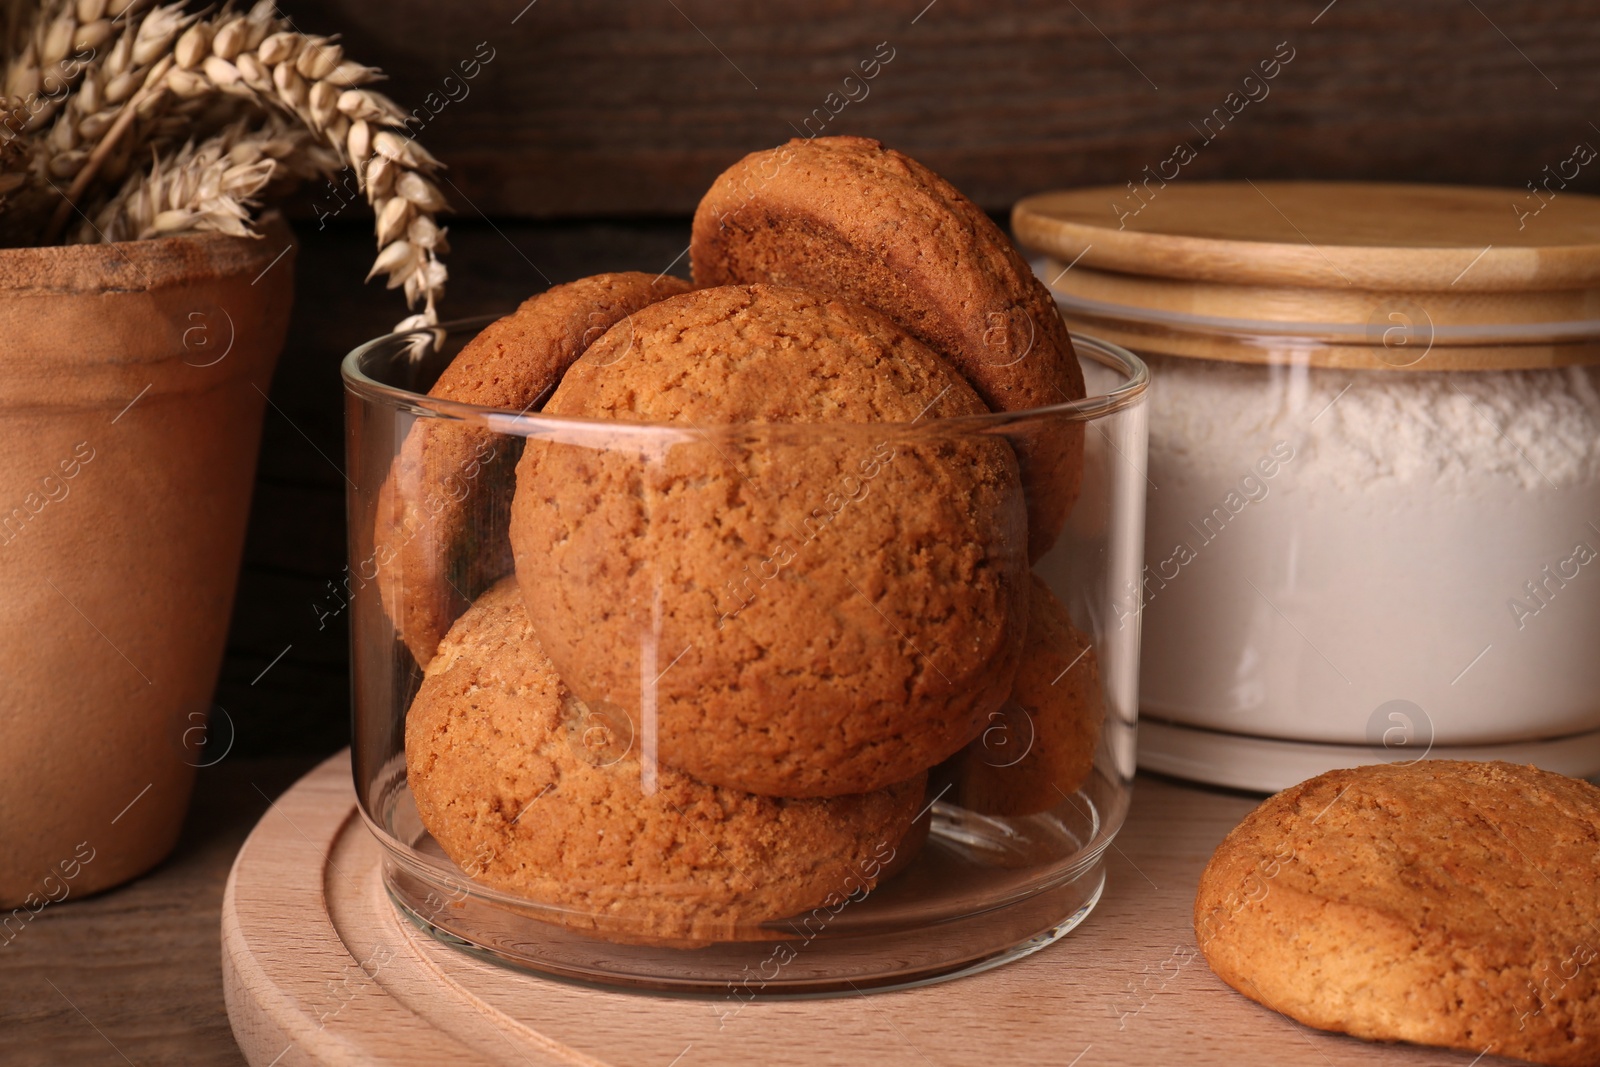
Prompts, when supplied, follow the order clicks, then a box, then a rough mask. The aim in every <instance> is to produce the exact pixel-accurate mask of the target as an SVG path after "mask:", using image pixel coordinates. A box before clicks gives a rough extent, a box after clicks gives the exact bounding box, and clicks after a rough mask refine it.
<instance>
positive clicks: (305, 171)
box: [0, 0, 448, 329]
mask: <svg viewBox="0 0 1600 1067" xmlns="http://www.w3.org/2000/svg"><path fill="white" fill-rule="evenodd" d="M185 8H186V2H179V3H174V4H167V5H164V6H152V5H151V4H150V3H149V0H42V2H33V3H28V2H26V0H11V2H10V3H9V4H6V3H5V2H4V0H0V43H3V45H4V48H5V56H6V69H5V76H4V94H3V98H0V244H8V245H19V244H39V243H45V244H49V243H54V242H56V241H58V240H60V239H62V238H63V237H65V238H66V239H68V240H73V241H80V242H92V241H119V240H137V239H141V238H147V237H161V236H172V235H177V234H183V233H197V232H206V231H215V232H221V233H230V234H239V235H252V234H254V233H255V230H254V216H253V209H254V208H255V207H256V206H258V203H259V200H260V198H261V196H262V194H263V193H267V194H270V193H272V192H273V191H275V190H276V189H278V188H281V187H286V186H288V185H290V184H293V183H294V182H296V181H299V180H305V179H313V178H331V177H334V176H336V175H338V174H340V173H341V172H343V171H345V170H346V169H347V168H348V171H349V173H350V174H351V175H353V177H354V179H355V181H356V183H357V186H358V188H359V189H360V190H361V191H362V192H364V193H365V195H366V199H367V201H368V203H370V204H371V205H372V209H373V211H374V213H375V214H376V216H377V223H376V230H377V244H378V255H377V259H376V260H375V262H374V263H373V266H372V271H371V272H370V273H369V274H368V278H371V277H373V276H374V275H378V274H382V275H385V276H386V277H387V279H388V285H389V288H391V289H393V288H397V287H401V288H403V289H404V291H405V297H406V303H407V306H408V307H410V308H412V309H416V308H417V307H418V305H419V304H420V305H421V311H420V313H418V314H414V315H412V316H410V317H408V318H407V319H406V320H404V321H403V322H402V323H400V325H399V327H398V328H400V329H407V328H411V327H413V326H417V325H423V324H432V323H434V322H436V321H437V306H438V303H439V300H440V299H441V298H442V296H443V293H444V285H445V281H446V279H447V272H446V271H445V267H444V264H443V263H442V262H441V261H440V259H439V256H440V255H441V254H443V253H444V252H446V251H447V250H448V246H447V244H446V241H445V230H444V229H443V228H442V227H440V226H439V225H438V221H437V216H438V214H439V213H440V212H443V211H445V210H447V209H448V204H447V202H446V200H445V198H444V196H443V195H442V194H441V193H440V191H439V189H438V186H437V185H435V184H434V181H433V177H434V175H435V174H436V173H437V171H438V170H439V169H440V167H441V164H440V163H439V162H438V160H436V159H434V158H433V156H431V155H429V154H428V152H427V151H426V150H425V149H424V148H423V147H422V146H421V145H420V144H418V143H417V142H416V141H415V140H414V139H412V138H411V137H410V136H409V134H408V130H407V125H406V123H407V118H408V116H407V115H406V114H405V112H403V111H401V109H400V108H399V106H398V105H396V104H395V103H394V101H392V100H390V99H389V98H388V97H386V96H384V95H383V94H382V93H378V92H375V91H373V90H372V89H371V88H369V86H370V85H371V84H372V83H373V82H375V81H377V80H379V79H380V77H381V75H380V74H379V72H378V71H377V70H375V69H374V68H371V67H366V66H363V65H361V64H359V63H356V62H353V61H351V60H348V59H346V58H345V56H344V50H343V48H342V47H341V46H340V45H339V44H338V42H337V41H335V40H334V39H332V38H328V37H317V36H312V35H308V34H303V33H301V32H299V31H298V30H296V29H294V28H293V24H292V23H291V22H290V21H289V20H288V19H286V18H282V17H280V16H279V15H278V12H277V9H276V7H275V6H274V4H273V3H272V2H271V0H260V2H258V3H256V4H255V5H254V6H252V7H251V8H250V9H249V10H248V11H244V12H240V11H237V10H234V9H233V8H232V7H231V6H228V7H224V8H223V9H222V10H220V11H218V12H216V13H214V14H209V15H208V14H205V13H204V12H202V13H194V14H192V13H188V12H186V10H185ZM69 224H72V226H71V228H70V231H69V228H68V227H69Z"/></svg>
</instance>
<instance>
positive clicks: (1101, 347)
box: [339, 313, 1150, 436]
mask: <svg viewBox="0 0 1600 1067" xmlns="http://www.w3.org/2000/svg"><path fill="white" fill-rule="evenodd" d="M504 314H506V313H501V314H491V315H476V316H473V317H471V318H463V319H454V320H452V321H450V322H441V323H439V324H438V325H436V326H424V327H420V328H417V329H412V330H403V331H399V332H397V333H388V334H384V335H383V336H381V337H375V338H373V339H372V340H370V341H366V342H364V343H362V344H360V345H357V346H356V347H355V348H353V349H352V350H351V351H350V352H349V354H348V355H346V356H345V357H344V359H343V360H342V361H341V362H340V364H339V371H340V374H341V376H342V377H343V378H344V383H345V388H346V389H348V390H349V391H350V392H352V393H354V394H355V395H357V396H359V397H361V398H362V399H364V400H368V401H373V402H377V403H379V404H383V405H385V406H388V407H394V408H402V409H407V410H410V411H412V412H414V413H415V414H418V415H431V416H434V417H440V418H446V419H452V420H456V421H463V422H470V423H476V424H478V425H486V426H489V427H491V428H492V429H494V430H496V431H498V432H502V433H505V432H510V433H518V434H523V435H526V436H537V435H540V434H541V431H545V430H554V429H557V428H573V427H582V426H597V427H598V426H603V427H606V428H608V429H610V430H611V431H613V432H615V430H616V429H617V427H618V426H619V423H618V422H616V421H615V420H611V419H597V418H586V417H582V416H569V415H562V416H554V415H544V414H540V413H537V412H522V411H516V410H514V409H509V408H492V407H485V406H483V405H479V404H468V403H463V402H461V401H457V400H442V399H440V398H438V397H432V396H428V395H427V394H426V393H415V392H412V391H410V390H409V389H401V388H400V387H398V386H393V385H387V384H385V383H383V382H380V381H378V380H377V379H375V378H373V377H371V376H369V375H368V374H367V373H366V371H365V370H363V369H362V362H363V361H364V360H365V359H366V358H367V357H368V356H369V355H370V354H372V353H374V352H377V351H379V350H380V349H383V348H385V347H390V346H397V345H415V344H417V343H419V342H422V341H427V342H429V343H433V344H437V343H438V341H439V340H440V339H442V337H443V336H444V335H446V334H450V333H455V332H464V331H468V330H470V331H472V332H474V333H475V332H477V331H478V330H479V329H481V328H483V327H484V326H487V325H488V324H489V323H491V322H494V321H495V320H496V319H499V318H502V317H504ZM1072 343H1073V347H1074V349H1075V351H1076V352H1077V353H1078V354H1080V355H1084V356H1087V357H1088V358H1090V359H1092V360H1094V361H1095V362H1096V363H1099V364H1101V365H1102V366H1105V367H1109V368H1110V369H1112V370H1113V371H1115V372H1117V373H1118V374H1120V375H1121V376H1122V377H1123V378H1124V379H1125V381H1123V382H1122V384H1120V385H1118V386H1117V387H1116V388H1115V389H1112V390H1110V391H1108V392H1105V393H1099V394H1096V395H1093V396H1086V397H1084V398H1083V399H1082V400H1072V401H1067V402H1064V403H1060V404H1051V405H1048V406H1046V407H1039V408H1029V409H1026V410H1022V411H995V412H986V413H984V414H981V415H962V416H957V417H954V418H934V419H927V420H925V421H923V422H918V423H874V424H872V425H875V426H878V427H880V428H881V427H883V426H886V425H888V426H901V427H911V426H913V425H915V426H917V427H918V428H919V429H923V428H927V427H931V426H937V427H939V428H940V430H941V432H946V433H948V432H958V433H981V432H994V431H995V430H997V429H999V428H1001V427H1005V426H1010V425H1013V424H1015V423H1018V422H1022V421H1027V420H1033V419H1038V418H1041V417H1044V418H1048V419H1050V420H1051V421H1063V420H1064V421H1071V422H1090V421H1093V420H1095V419H1102V418H1105V417H1106V416H1108V415H1111V414H1114V413H1116V412H1118V411H1122V410H1124V409H1126V408H1129V407H1132V406H1133V405H1135V404H1137V403H1138V402H1139V401H1140V400H1141V399H1142V397H1143V396H1144V393H1145V391H1146V390H1147V389H1148V388H1149V385H1150V371H1149V368H1147V367H1146V366H1145V364H1144V361H1143V360H1142V359H1140V358H1139V357H1138V356H1136V355H1134V354H1133V353H1132V352H1130V351H1129V350H1128V349H1126V348H1123V347H1122V346H1121V345H1117V344H1113V343H1112V342H1110V341H1103V340H1101V339H1099V338H1097V337H1091V336H1088V335H1085V334H1077V333H1074V334H1073V335H1072ZM620 425H625V426H626V427H627V428H628V429H629V431H630V432H634V433H642V432H648V431H651V430H660V431H663V432H669V433H671V434H674V435H676V434H681V433H682V432H683V424H681V423H655V422H628V423H625V424H620ZM773 425H774V424H772V423H745V424H737V423H732V424H720V425H718V426H717V427H716V428H717V429H719V430H735V431H736V430H738V429H740V428H741V427H742V426H748V427H762V428H770V427H772V426H773ZM790 425H794V426H799V425H815V426H819V427H820V426H829V427H835V424H831V423H801V424H790Z"/></svg>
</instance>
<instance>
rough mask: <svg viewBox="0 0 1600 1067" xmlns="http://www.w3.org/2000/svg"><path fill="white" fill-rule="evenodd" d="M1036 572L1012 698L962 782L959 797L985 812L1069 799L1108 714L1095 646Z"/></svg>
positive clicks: (1045, 807)
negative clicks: (1025, 638) (1069, 616)
mask: <svg viewBox="0 0 1600 1067" xmlns="http://www.w3.org/2000/svg"><path fill="white" fill-rule="evenodd" d="M1032 577H1033V583H1032V588H1031V591H1030V593H1029V596H1028V636H1027V640H1026V642H1025V643H1024V644H1023V647H1022V665H1021V666H1020V667H1018V668H1017V680H1016V682H1014V683H1013V684H1012V687H1011V699H1010V700H1008V701H1007V702H1006V703H1005V705H1004V706H1003V707H1002V708H1001V709H1000V710H999V711H995V712H992V713H990V716H989V722H988V724H987V725H986V726H985V728H984V731H983V733H982V734H980V735H979V736H978V739H977V740H976V741H974V742H973V743H972V744H971V746H969V747H968V749H967V751H966V752H965V753H963V754H962V757H961V760H962V762H961V770H960V773H959V775H958V777H957V780H956V791H955V797H954V799H955V801H956V803H958V804H960V805H961V806H962V807H964V808H970V809H972V810H973V811H976V812H981V813H982V814H984V815H1005V816H1013V817H1016V816H1023V815H1036V814H1038V813H1039V812H1042V811H1049V810H1050V809H1051V808H1054V807H1055V806H1056V805H1058V804H1061V803H1063V802H1064V801H1065V800H1066V798H1068V797H1070V796H1071V795H1072V794H1073V793H1074V792H1076V791H1077V789H1078V787H1079V786H1081V785H1083V783H1084V781H1085V780H1086V779H1087V778H1088V777H1089V771H1090V769H1091V767H1092V766H1093V764H1094V749H1095V745H1097V744H1099V743H1100V726H1101V723H1102V722H1103V721H1104V719H1105V703H1104V701H1103V699H1102V697H1101V692H1100V665H1099V662H1098V660H1097V659H1096V657H1095V652H1094V647H1093V646H1092V645H1091V644H1090V642H1089V638H1088V637H1087V636H1085V635H1084V634H1082V633H1080V632H1079V631H1078V630H1077V629H1076V628H1074V627H1073V625H1072V620H1071V619H1069V618H1068V617H1067V609H1066V607H1065V606H1064V605H1063V604H1062V603H1061V601H1059V600H1057V599H1056V596H1055V594H1054V593H1052V592H1051V591H1050V587H1049V586H1047V585H1045V584H1044V582H1043V581H1042V580H1041V579H1040V578H1039V576H1038V575H1033V576H1032Z"/></svg>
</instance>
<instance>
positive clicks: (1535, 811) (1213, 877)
mask: <svg viewBox="0 0 1600 1067" xmlns="http://www.w3.org/2000/svg"><path fill="white" fill-rule="evenodd" d="M1597 924H1600V789H1597V788H1596V787H1595V786H1593V785H1590V784H1589V783H1587V782H1584V781H1580V780H1577V779H1573V778H1568V777H1565V776H1563V775H1559V774H1554V773H1551V772H1549V771H1542V770H1539V769H1537V768H1534V767H1523V766H1517V765H1515V764H1510V763H1501V762H1495V763H1474V762H1465V761H1460V762H1458V761H1445V760H1424V761H1422V762H1418V763H1412V764H1407V765H1378V766H1371V767H1360V768H1356V769H1354V770H1340V771H1330V772H1329V773H1327V774H1323V775H1320V776H1318V777H1316V778H1313V779H1311V780H1309V781H1306V782H1302V783H1301V784H1299V785H1297V786H1294V787H1293V788H1291V789H1287V790H1285V791H1284V792H1282V793H1279V794H1278V795H1276V796H1274V797H1271V798H1270V799H1268V800H1267V801H1266V802H1265V803H1263V804H1262V805H1261V806H1260V807H1259V808H1257V809H1256V810H1255V811H1253V812H1251V813H1250V814H1249V815H1248V816H1246V817H1245V819H1244V821H1243V822H1241V823H1240V824H1239V825H1238V826H1237V827H1236V828H1235V829H1234V830H1233V831H1232V832H1231V833H1230V834H1229V835H1228V836H1227V838H1226V839H1224V840H1223V842H1222V844H1221V845H1220V846H1218V848H1217V851H1216V854H1215V855H1213V856H1212V858H1211V862H1210V863H1209V864H1208V865H1207V867H1206V870H1205V873H1204V874H1203V875H1202V876H1201V879H1200V889H1199V893H1198V895H1197V896H1196V898H1195V931H1196V935H1197V937H1198V939H1199V944H1200V948H1201V950H1202V951H1203V952H1204V953H1205V956H1206V959H1207V960H1208V961H1209V962H1210V964H1211V967H1212V969H1213V970H1214V971H1216V973H1217V974H1218V975H1219V976H1220V977H1221V978H1222V979H1223V981H1225V982H1227V983H1228V984H1229V985H1231V986H1233V987H1234V988H1235V989H1237V990H1239V991H1240V992H1241V993H1244V994H1245V995H1246V996H1248V997H1250V998H1252V999H1253V1000H1256V1001H1259V1002H1260V1003H1262V1004H1264V1005H1266V1006H1267V1007H1269V1008H1272V1009H1273V1010H1275V1011H1279V1012H1282V1013H1284V1014H1286V1015H1288V1016H1290V1017H1292V1018H1294V1019H1298V1020H1299V1021H1300V1022H1303V1023H1305V1024H1307V1025H1309V1026H1315V1027H1319V1028H1321V1029H1324V1030H1337V1031H1342V1032H1344V1033H1349V1034H1354V1035H1356V1036H1358V1037H1364V1038H1369V1039H1375V1040H1387V1041H1412V1042H1417V1043H1419V1044H1426V1045H1443V1046H1446V1047H1450V1048H1459V1049H1466V1050H1469V1051H1471V1052H1474V1053H1485V1052H1487V1053H1489V1054H1492V1055H1496V1056H1507V1057H1512V1058H1516V1059H1524V1060H1530V1061H1532V1062H1535V1063H1546V1064H1555V1065H1560V1067H1569V1065H1570V1067H1577V1065H1584V1064H1594V1063H1597V1062H1600V928H1597Z"/></svg>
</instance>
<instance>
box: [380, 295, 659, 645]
mask: <svg viewBox="0 0 1600 1067" xmlns="http://www.w3.org/2000/svg"><path fill="white" fill-rule="evenodd" d="M688 290H689V284H688V283H687V282H685V281H683V280H682V279H679V278H674V277H672V276H670V275H663V276H660V277H655V276H652V275H649V274H640V273H637V272H628V273H623V274H597V275H595V276H594V277H592V278H582V279H579V280H578V281H575V282H568V283H567V284H565V285H557V286H554V287H552V288H551V289H549V290H548V291H546V292H544V293H541V294H539V295H538V296H535V297H533V298H531V299H529V300H526V301H524V302H523V304H522V306H521V307H519V308H517V310H516V311H515V312H513V313H512V314H510V315H507V316H506V317H505V318H503V319H500V320H498V321H496V322H494V323H491V324H490V325H489V326H488V327H486V328H485V329H484V330H483V332H482V333H480V334H478V336H476V337H474V338H473V339H472V340H471V341H469V342H467V345H466V347H465V348H463V349H462V350H461V351H460V352H459V353H458V354H457V355H456V357H455V359H453V360H451V362H450V365H449V366H448V367H446V368H445V370H444V373H443V374H441V375H440V376H439V380H438V381H437V382H435V383H434V386H433V388H432V389H430V390H428V395H429V396H432V397H438V398H439V399H441V400H458V401H461V402H463V403H468V404H479V405H482V406H484V407H494V408H510V409H513V410H517V411H526V410H529V409H531V408H533V407H535V406H537V405H538V403H539V402H540V401H541V400H543V399H544V398H545V397H546V396H547V395H548V394H549V393H550V391H551V390H552V389H554V388H555V385H556V382H558V381H559V380H560V379H561V375H562V373H563V372H564V371H565V370H566V369H567V367H568V366H570V365H571V363H572V361H573V360H575V359H577V358H578V356H579V355H581V354H582V352H583V350H584V349H585V348H587V347H588V346H589V344H590V343H591V342H593V341H594V340H596V339H598V338H599V337H600V336H601V335H602V334H603V333H605V332H606V331H607V330H609V329H610V328H611V327H612V326H614V325H616V323H617V322H618V321H620V320H623V319H625V318H626V317H627V316H628V315H630V314H632V313H633V312H635V311H638V310H639V309H640V308H643V307H646V306H648V305H649V304H653V303H655V302H656V301H657V300H661V299H663V298H665V297H668V296H672V295H674V294H677V293H683V292H687V291H688ZM518 446H520V442H519V441H518V440H517V439H516V438H513V437H507V436H500V435H496V434H492V433H490V432H488V431H487V430H484V429H481V428H478V427H474V426H468V425H464V424H461V423H456V422H449V421H446V420H438V419H425V420H422V421H419V422H418V423H417V425H415V426H414V427H412V430H411V433H410V434H409V435H407V437H406V441H405V444H404V445H402V446H401V449H400V455H399V456H397V457H395V461H394V467H393V469H392V470H391V471H390V473H389V477H388V478H387V479H385V480H384V483H383V486H382V488H381V489H380V490H379V492H378V513H377V520H376V523H375V526H374V531H373V558H372V563H373V564H374V565H375V566H376V569H377V572H378V575H379V578H378V592H379V595H380V596H381V597H382V599H383V606H384V609H385V610H386V611H387V612H388V614H389V618H390V619H392V620H394V623H395V628H396V629H397V630H398V631H399V633H400V636H401V638H402V639H403V640H404V641H405V643H406V647H407V648H409V649H410V650H411V654H412V656H414V657H415V658H416V661H417V662H418V663H419V664H423V665H426V664H427V662H428V659H429V658H430V657H431V656H432V655H433V650H434V648H435V647H436V646H437V645H438V644H439V638H441V637H442V636H444V632H445V630H447V629H448V628H449V626H450V623H451V622H452V621H453V620H454V619H455V618H456V616H458V615H460V614H461V612H462V611H464V610H465V609H466V606H467V604H468V603H470V602H471V598H472V597H474V596H476V595H477V594H478V593H480V592H482V591H483V590H484V589H486V588H488V586H489V584H490V583H491V582H493V581H494V580H495V579H497V578H499V577H500V576H501V575H503V574H506V573H508V572H509V571H510V570H511V546H510V544H509V543H508V542H507V540H506V536H505V529H506V523H507V521H508V512H507V506H506V502H507V501H508V500H509V499H510V495H511V493H510V490H511V483H512V478H513V472H514V471H515V468H516V461H517V455H518V454H520V447H518Z"/></svg>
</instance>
